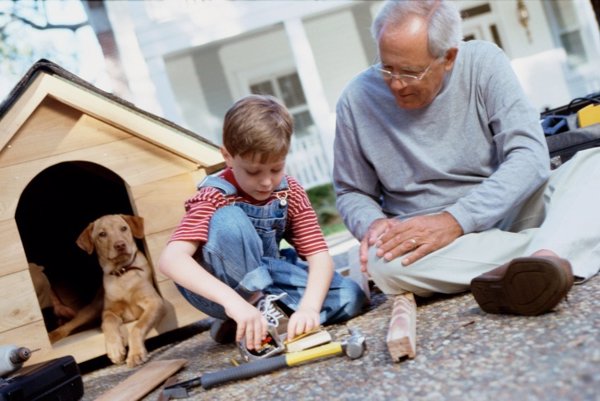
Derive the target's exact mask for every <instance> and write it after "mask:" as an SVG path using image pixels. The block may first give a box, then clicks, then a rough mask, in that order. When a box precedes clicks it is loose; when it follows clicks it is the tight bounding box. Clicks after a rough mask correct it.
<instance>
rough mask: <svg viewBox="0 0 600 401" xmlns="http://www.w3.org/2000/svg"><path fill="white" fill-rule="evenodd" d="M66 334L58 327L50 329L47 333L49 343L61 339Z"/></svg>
mask: <svg viewBox="0 0 600 401" xmlns="http://www.w3.org/2000/svg"><path fill="white" fill-rule="evenodd" d="M66 336H67V333H65V332H64V330H61V329H60V327H59V328H58V329H56V330H52V331H51V332H50V333H48V338H49V339H50V343H55V342H57V341H58V340H62V339H63V338H65V337H66Z"/></svg>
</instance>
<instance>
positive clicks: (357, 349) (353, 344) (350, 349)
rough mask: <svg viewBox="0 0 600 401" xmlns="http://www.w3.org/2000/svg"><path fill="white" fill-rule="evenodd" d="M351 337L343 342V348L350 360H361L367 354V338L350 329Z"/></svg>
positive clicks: (358, 331) (356, 330)
mask: <svg viewBox="0 0 600 401" xmlns="http://www.w3.org/2000/svg"><path fill="white" fill-rule="evenodd" d="M349 331H350V336H349V337H347V338H346V339H345V340H344V341H343V342H342V348H343V349H344V352H345V353H346V356H347V357H348V358H350V359H357V358H360V357H361V356H362V355H363V353H364V352H365V348H366V341H365V336H364V335H363V334H362V333H361V332H360V330H358V329H350V330H349Z"/></svg>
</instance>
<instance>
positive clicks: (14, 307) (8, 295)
mask: <svg viewBox="0 0 600 401" xmlns="http://www.w3.org/2000/svg"><path fill="white" fill-rule="evenodd" d="M0 288H1V289H2V299H3V300H4V301H3V302H0V316H2V319H0V332H3V331H7V330H10V329H13V328H15V327H19V326H24V325H26V324H28V323H32V322H35V321H38V320H41V319H42V311H41V310H40V304H39V303H38V300H37V295H36V294H35V288H34V287H33V282H32V281H31V275H30V274H29V268H28V266H27V264H25V266H24V270H22V271H19V272H16V273H12V274H7V275H6V276H2V277H0Z"/></svg>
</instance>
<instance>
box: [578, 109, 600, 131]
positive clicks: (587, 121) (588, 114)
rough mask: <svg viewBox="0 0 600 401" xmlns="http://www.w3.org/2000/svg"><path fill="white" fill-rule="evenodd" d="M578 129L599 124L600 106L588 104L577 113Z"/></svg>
mask: <svg viewBox="0 0 600 401" xmlns="http://www.w3.org/2000/svg"><path fill="white" fill-rule="evenodd" d="M577 121H578V122H579V127H580V128H583V127H587V126H589V125H592V124H598V123H600V104H588V105H587V106H585V107H584V108H582V109H581V110H579V111H578V112H577Z"/></svg>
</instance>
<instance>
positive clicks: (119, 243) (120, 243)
mask: <svg viewBox="0 0 600 401" xmlns="http://www.w3.org/2000/svg"><path fill="white" fill-rule="evenodd" d="M113 247H114V248H115V250H117V251H120V252H122V251H124V250H125V249H126V248H127V244H126V243H125V241H117V242H115V244H114V245H113Z"/></svg>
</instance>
